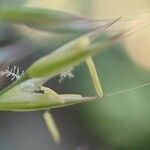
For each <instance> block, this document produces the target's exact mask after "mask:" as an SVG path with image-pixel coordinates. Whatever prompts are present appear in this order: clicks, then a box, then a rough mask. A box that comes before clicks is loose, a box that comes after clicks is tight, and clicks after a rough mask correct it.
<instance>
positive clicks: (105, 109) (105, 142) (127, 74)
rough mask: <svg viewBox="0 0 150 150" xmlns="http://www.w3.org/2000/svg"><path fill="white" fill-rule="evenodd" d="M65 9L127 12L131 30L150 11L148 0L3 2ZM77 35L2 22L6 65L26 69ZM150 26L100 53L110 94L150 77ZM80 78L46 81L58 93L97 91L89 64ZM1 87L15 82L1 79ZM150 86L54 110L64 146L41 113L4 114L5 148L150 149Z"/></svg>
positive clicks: (0, 117) (0, 42)
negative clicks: (58, 143)
mask: <svg viewBox="0 0 150 150" xmlns="http://www.w3.org/2000/svg"><path fill="white" fill-rule="evenodd" d="M23 5H25V6H32V7H42V8H49V9H56V10H62V11H66V12H71V13H74V14H79V15H83V16H90V17H91V18H96V19H105V20H109V19H113V18H116V17H119V16H121V17H122V18H123V20H125V21H124V22H123V23H121V26H119V28H120V29H121V28H126V26H127V24H130V21H131V20H132V19H134V18H137V17H138V16H144V15H149V11H150V1H149V0H132V1H131V0H59V1H56V0H13V1H12V0H0V7H4V6H23ZM75 37H77V35H76V34H73V33H72V34H54V33H50V32H42V31H36V30H33V29H30V28H28V27H25V26H12V25H11V24H9V23H7V24H6V23H5V24H4V23H2V22H0V63H4V64H5V63H6V64H13V65H17V66H19V67H20V68H21V70H26V68H27V67H28V66H30V65H31V64H32V63H33V62H34V61H35V60H37V59H38V58H40V57H42V56H44V55H46V54H48V53H50V52H51V51H53V50H55V49H56V48H58V47H60V46H61V45H63V44H64V43H66V42H67V41H70V40H71V39H74V38H75ZM149 41H150V28H145V29H142V30H140V31H139V32H137V33H135V34H134V35H132V36H131V37H129V38H128V39H127V40H125V41H124V42H122V43H119V44H117V45H116V46H114V47H112V48H110V49H108V50H106V51H103V52H102V53H100V54H99V55H97V56H96V57H94V60H95V64H96V66H97V70H98V74H99V75H100V78H101V82H102V85H103V90H104V93H105V94H106V95H108V94H110V93H114V92H118V91H121V90H125V89H129V88H133V87H136V86H139V85H141V84H143V83H147V82H149V81H150V43H149ZM73 73H74V76H75V77H74V78H72V79H69V80H67V79H65V80H64V81H63V82H62V83H59V77H55V78H53V79H52V80H50V81H49V82H48V83H47V86H49V87H50V88H52V89H53V90H55V91H57V92H58V93H75V94H82V95H84V96H87V95H95V94H96V93H95V91H94V88H93V85H92V82H91V78H90V75H89V73H88V69H87V67H86V65H85V64H81V65H80V66H79V67H77V68H75V70H74V71H73ZM0 80H1V81H0V85H1V89H3V88H4V87H6V86H8V85H9V84H10V80H9V79H8V78H7V79H6V78H1V79H0ZM149 91H150V87H149V86H146V87H143V88H140V89H137V90H134V91H129V92H127V93H124V94H119V95H114V96H110V97H105V98H104V99H103V100H102V101H97V102H92V103H87V104H80V105H75V106H71V107H65V108H59V109H56V110H52V114H53V116H54V118H55V121H56V124H57V126H58V128H59V130H60V133H61V136H62V142H61V144H60V145H57V144H55V143H54V141H53V139H52V138H51V136H50V135H49V132H48V130H47V128H46V125H45V123H44V120H43V118H42V112H33V113H14V112H0V150H10V149H11V150H101V149H102V150H105V149H106V150H110V149H117V150H120V149H121V150H122V149H124V150H130V149H131V150H133V149H136V150H137V149H139V150H141V149H144V150H147V149H150V126H149V124H150V92H149Z"/></svg>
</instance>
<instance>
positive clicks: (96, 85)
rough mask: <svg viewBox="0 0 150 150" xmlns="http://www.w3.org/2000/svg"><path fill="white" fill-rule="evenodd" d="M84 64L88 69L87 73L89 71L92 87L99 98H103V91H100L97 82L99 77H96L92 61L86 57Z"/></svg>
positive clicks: (100, 87) (99, 85) (99, 84)
mask: <svg viewBox="0 0 150 150" xmlns="http://www.w3.org/2000/svg"><path fill="white" fill-rule="evenodd" d="M85 61H86V64H87V66H88V68H89V71H90V74H91V78H92V80H93V84H94V87H95V90H96V92H97V94H98V95H99V96H100V97H103V90H102V86H101V83H100V80H99V77H98V74H97V71H96V68H95V64H94V62H93V59H92V57H90V56H89V57H87V58H86V60H85Z"/></svg>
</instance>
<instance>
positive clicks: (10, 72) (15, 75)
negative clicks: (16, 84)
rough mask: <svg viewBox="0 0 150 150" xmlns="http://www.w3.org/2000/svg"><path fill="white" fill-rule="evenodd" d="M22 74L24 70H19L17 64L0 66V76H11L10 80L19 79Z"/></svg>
mask: <svg viewBox="0 0 150 150" xmlns="http://www.w3.org/2000/svg"><path fill="white" fill-rule="evenodd" d="M22 74H24V71H20V69H19V67H17V66H13V67H9V66H6V67H5V68H3V67H1V70H0V76H1V77H2V76H5V77H11V81H13V80H15V79H16V80H18V79H20V77H21V75H22Z"/></svg>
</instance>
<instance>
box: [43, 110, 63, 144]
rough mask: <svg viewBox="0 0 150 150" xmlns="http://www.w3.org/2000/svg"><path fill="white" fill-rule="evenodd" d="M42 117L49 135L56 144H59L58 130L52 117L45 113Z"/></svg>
mask: <svg viewBox="0 0 150 150" xmlns="http://www.w3.org/2000/svg"><path fill="white" fill-rule="evenodd" d="M43 117H44V120H45V123H46V125H47V128H48V130H49V132H50V133H51V135H52V137H53V139H54V141H55V142H56V143H60V140H61V138H60V133H59V130H58V128H57V126H56V124H55V121H54V119H53V116H52V115H51V114H50V112H48V111H45V112H44V114H43Z"/></svg>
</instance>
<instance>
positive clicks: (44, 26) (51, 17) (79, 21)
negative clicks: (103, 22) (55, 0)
mask: <svg viewBox="0 0 150 150" xmlns="http://www.w3.org/2000/svg"><path fill="white" fill-rule="evenodd" d="M0 21H8V22H12V23H16V24H23V25H26V26H29V27H31V28H34V29H38V30H43V31H50V32H59V33H60V32H63V33H66V32H79V33H85V32H89V31H92V30H93V29H96V24H95V23H96V22H97V21H95V20H92V19H88V18H86V17H80V16H76V15H73V14H69V13H66V12H61V11H57V10H50V9H42V8H34V7H25V6H24V7H23V6H21V7H3V8H0Z"/></svg>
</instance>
